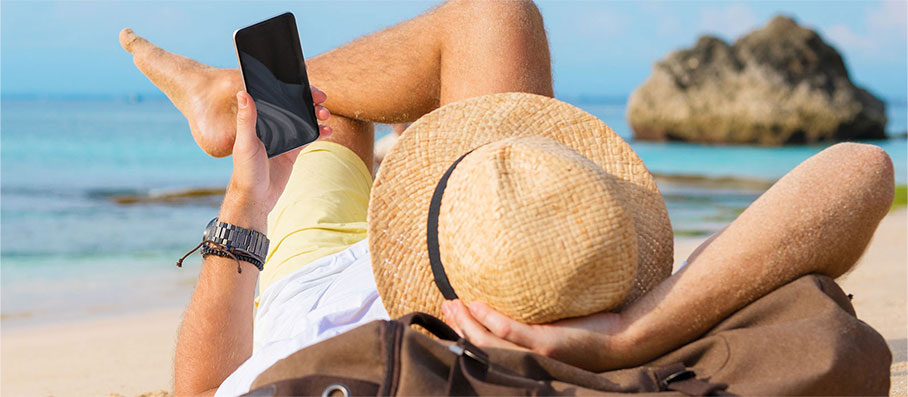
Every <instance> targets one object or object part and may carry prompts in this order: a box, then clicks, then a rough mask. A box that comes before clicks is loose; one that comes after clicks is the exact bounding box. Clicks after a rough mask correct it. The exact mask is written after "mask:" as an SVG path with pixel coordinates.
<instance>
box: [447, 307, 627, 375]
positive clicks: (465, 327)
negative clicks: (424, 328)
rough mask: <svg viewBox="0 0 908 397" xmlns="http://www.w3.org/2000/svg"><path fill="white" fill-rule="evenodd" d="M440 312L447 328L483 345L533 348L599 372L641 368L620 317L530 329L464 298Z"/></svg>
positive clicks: (608, 315)
mask: <svg viewBox="0 0 908 397" xmlns="http://www.w3.org/2000/svg"><path fill="white" fill-rule="evenodd" d="M442 311H443V312H444V313H445V322H447V323H448V325H450V326H451V327H452V328H454V330H455V331H457V333H458V334H460V336H461V337H464V338H466V339H467V340H469V341H470V342H472V343H473V344H475V345H476V346H479V347H498V348H509V349H523V350H529V351H533V352H535V353H537V354H541V355H543V356H548V357H552V358H554V359H557V360H560V361H563V362H566V363H568V364H571V365H575V366H577V367H580V368H584V369H587V370H590V371H595V372H600V371H605V370H609V369H615V368H623V367H626V366H630V365H635V364H638V363H636V361H638V360H637V359H636V358H635V355H633V354H632V353H633V351H634V350H635V349H634V348H633V347H634V346H633V343H630V342H629V339H630V338H627V337H626V335H625V334H624V332H623V331H624V330H625V329H626V328H627V327H626V326H625V325H624V324H623V322H622V317H621V315H620V314H619V313H609V312H603V313H596V314H592V315H589V316H585V317H578V318H572V319H567V320H561V321H558V322H554V323H551V324H535V325H530V324H524V323H521V322H518V321H514V320H512V319H511V318H509V317H507V316H505V315H503V314H501V313H499V312H497V311H495V310H494V309H492V308H491V307H489V305H486V304H484V303H482V302H473V303H471V304H470V306H469V308H468V307H467V306H466V305H464V304H463V302H461V301H460V300H452V301H446V302H445V303H444V304H443V305H442Z"/></svg>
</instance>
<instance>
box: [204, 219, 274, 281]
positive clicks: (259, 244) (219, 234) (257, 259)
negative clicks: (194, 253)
mask: <svg viewBox="0 0 908 397" xmlns="http://www.w3.org/2000/svg"><path fill="white" fill-rule="evenodd" d="M202 240H203V241H211V242H214V243H217V244H221V245H223V246H225V247H226V248H227V249H228V250H229V251H230V252H231V253H232V254H234V255H236V257H237V258H239V259H240V260H243V261H246V262H249V263H251V264H253V265H255V267H257V268H258V269H259V270H262V269H263V268H264V266H265V263H264V261H265V255H267V254H268V245H269V241H268V237H266V236H265V235H264V234H262V233H260V232H258V231H255V230H250V229H246V228H243V227H240V226H237V225H233V224H230V223H226V222H220V221H218V218H214V219H212V220H211V222H209V223H208V227H206V228H205V233H204V234H203V235H202ZM209 254H215V255H218V256H223V257H228V255H227V254H225V253H223V252H220V251H219V250H216V249H212V248H211V247H208V246H207V244H206V245H203V246H202V255H203V256H205V255H209Z"/></svg>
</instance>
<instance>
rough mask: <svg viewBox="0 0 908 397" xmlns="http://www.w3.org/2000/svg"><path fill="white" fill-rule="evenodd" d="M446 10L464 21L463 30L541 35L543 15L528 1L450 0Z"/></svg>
mask: <svg viewBox="0 0 908 397" xmlns="http://www.w3.org/2000/svg"><path fill="white" fill-rule="evenodd" d="M445 7H447V8H448V9H449V10H450V11H453V12H455V13H456V14H458V16H460V17H461V18H464V22H465V23H464V24H462V25H461V27H464V28H473V29H479V30H483V31H488V30H489V29H494V30H495V31H499V32H500V31H505V32H516V33H518V34H527V35H535V34H538V33H539V32H544V25H543V21H542V14H541V13H540V12H539V9H538V8H537V7H536V4H534V3H533V2H532V1H529V0H508V1H489V0H451V1H449V2H448V3H446V4H445Z"/></svg>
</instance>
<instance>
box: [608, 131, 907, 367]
mask: <svg viewBox="0 0 908 397" xmlns="http://www.w3.org/2000/svg"><path fill="white" fill-rule="evenodd" d="M893 193H894V178H893V171H892V162H891V160H890V159H889V156H888V155H887V154H886V152H884V151H883V150H882V149H880V148H879V147H876V146H871V145H862V144H854V143H846V144H838V145H835V146H832V147H830V148H828V149H826V150H824V151H823V152H821V153H819V154H817V155H816V156H813V157H811V158H810V159H808V160H807V161H805V162H803V163H801V164H800V165H799V166H797V167H796V168H795V169H794V170H792V171H791V172H789V173H788V175H786V176H785V177H784V178H782V179H781V180H779V182H777V183H776V184H775V185H774V186H773V187H772V188H770V189H769V190H768V191H767V192H766V193H764V194H763V195H762V196H761V197H760V198H759V199H758V200H757V201H755V202H754V203H753V204H752V205H751V206H750V207H749V208H748V209H747V210H746V211H744V213H742V214H741V215H740V216H739V217H738V219H736V220H735V221H734V222H733V223H732V224H731V225H729V226H728V228H726V229H725V230H724V231H722V233H721V234H719V235H718V236H716V237H715V239H713V240H712V241H707V242H706V243H705V244H704V246H702V247H701V248H698V251H699V254H698V255H696V256H692V258H691V259H690V260H689V261H688V265H687V266H685V267H684V269H682V270H681V271H680V272H678V273H677V274H675V275H672V276H671V277H670V278H669V279H668V280H666V281H665V282H663V283H662V284H660V285H659V286H658V287H656V288H655V289H654V290H652V291H650V292H649V293H648V294H647V295H645V296H644V297H643V298H641V299H640V300H638V301H637V302H634V303H633V304H632V305H631V306H630V307H628V308H626V309H625V311H624V312H623V313H622V316H625V317H626V318H627V321H628V322H629V324H628V327H629V328H630V331H628V332H629V334H630V335H634V338H635V340H634V342H632V343H636V346H638V349H637V350H636V351H635V354H640V356H639V357H638V359H639V360H638V362H645V361H646V360H648V359H651V358H653V357H655V356H657V355H658V354H661V353H664V352H667V351H669V350H670V349H672V348H674V347H676V346H678V345H680V344H681V343H684V342H686V341H690V340H693V339H694V338H696V337H697V336H698V335H700V334H702V333H704V332H706V331H707V330H708V329H709V328H711V327H712V326H713V325H715V324H716V323H717V322H718V321H719V320H721V319H723V318H725V317H726V316H728V315H729V314H730V313H732V312H734V311H736V310H738V309H739V308H741V307H743V306H744V305H746V304H748V303H750V302H751V301H753V300H755V299H757V298H759V297H761V296H763V295H765V294H766V293H768V292H769V291H772V290H774V289H776V288H778V287H780V286H782V285H784V284H786V283H788V282H790V281H792V280H794V279H796V278H798V277H800V276H803V275H806V274H809V273H819V274H824V275H827V276H831V277H838V276H840V275H842V274H844V273H845V272H847V271H848V270H850V269H851V268H852V267H853V266H854V264H855V263H856V262H857V260H858V258H859V257H860V256H861V254H862V253H863V252H864V249H865V248H866V246H867V243H868V242H869V241H870V238H871V237H872V236H873V233H874V231H875V230H876V227H877V225H878V224H879V222H880V220H882V218H883V217H884V216H885V215H886V213H887V212H888V210H889V206H890V205H891V203H892V197H893ZM644 346H646V347H644Z"/></svg>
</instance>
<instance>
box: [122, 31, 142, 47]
mask: <svg viewBox="0 0 908 397" xmlns="http://www.w3.org/2000/svg"><path fill="white" fill-rule="evenodd" d="M140 39H142V38H141V37H139V36H138V35H136V34H135V32H133V31H132V29H130V28H124V29H123V30H121V31H120V45H121V46H122V47H123V49H124V50H126V51H129V52H133V50H134V48H133V47H135V45H136V42H137V41H138V40H140Z"/></svg>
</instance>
